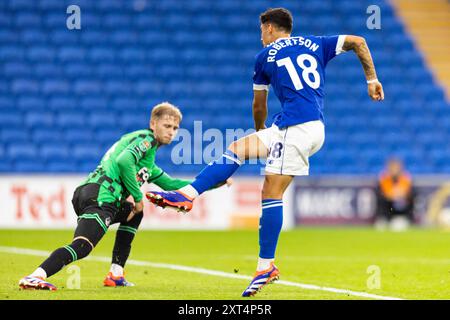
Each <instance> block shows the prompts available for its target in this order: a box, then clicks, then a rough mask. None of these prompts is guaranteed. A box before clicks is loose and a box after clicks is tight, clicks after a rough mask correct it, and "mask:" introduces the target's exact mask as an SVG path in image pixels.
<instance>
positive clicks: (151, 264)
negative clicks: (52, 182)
mask: <svg viewBox="0 0 450 320" xmlns="http://www.w3.org/2000/svg"><path fill="white" fill-rule="evenodd" d="M0 252H4V253H12V254H21V255H28V256H38V257H48V256H49V255H50V253H51V252H49V251H43V250H35V249H25V248H16V247H3V246H0ZM83 260H90V261H100V262H107V263H110V262H111V258H110V257H99V256H89V257H87V258H85V259H83ZM127 264H128V265H134V266H141V267H152V268H159V269H169V270H177V271H185V272H192V273H199V274H206V275H210V276H216V277H222V278H232V279H242V280H251V279H252V277H251V276H244V275H238V274H233V273H228V272H223V271H216V270H210V269H204V268H197V267H188V266H182V265H176V264H169V263H157V262H148V261H139V260H133V259H130V260H128V261H127ZM275 284H277V285H284V286H290V287H297V288H302V289H306V290H317V291H326V292H333V293H338V294H347V295H351V296H355V297H361V298H369V299H377V300H402V299H401V298H396V297H388V296H380V295H377V294H371V293H367V292H359V291H352V290H346V289H337V288H330V287H321V286H317V285H313V284H304V283H298V282H292V281H284V280H279V281H277V282H275Z"/></svg>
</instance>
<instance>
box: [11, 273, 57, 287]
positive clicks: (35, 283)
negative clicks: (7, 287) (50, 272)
mask: <svg viewBox="0 0 450 320" xmlns="http://www.w3.org/2000/svg"><path fill="white" fill-rule="evenodd" d="M19 287H20V288H21V289H32V290H50V291H55V290H56V287H55V286H54V285H52V284H51V283H49V282H47V281H45V280H44V279H42V278H41V277H32V276H28V277H23V278H22V279H20V281H19Z"/></svg>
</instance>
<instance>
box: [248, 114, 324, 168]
mask: <svg viewBox="0 0 450 320" xmlns="http://www.w3.org/2000/svg"><path fill="white" fill-rule="evenodd" d="M256 134H257V135H258V138H259V139H260V140H261V141H262V142H263V144H264V145H265V146H266V147H267V149H268V150H269V154H268V157H267V161H266V169H265V170H266V172H270V173H275V174H283V175H292V176H307V175H308V174H309V157H311V156H312V155H313V154H314V153H316V152H317V151H319V150H320V148H321V147H322V145H323V143H324V141H325V126H324V125H323V123H322V121H319V120H317V121H310V122H305V123H301V124H297V125H295V126H291V127H287V128H284V129H280V128H278V127H277V126H276V125H275V124H273V125H272V126H271V127H270V128H267V129H263V130H260V131H258V132H256Z"/></svg>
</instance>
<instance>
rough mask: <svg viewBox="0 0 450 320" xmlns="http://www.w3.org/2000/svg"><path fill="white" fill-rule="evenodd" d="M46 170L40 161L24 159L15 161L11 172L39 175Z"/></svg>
mask: <svg viewBox="0 0 450 320" xmlns="http://www.w3.org/2000/svg"><path fill="white" fill-rule="evenodd" d="M45 168H46V166H45V164H44V163H43V162H42V161H41V160H40V159H26V160H19V161H16V162H15V163H14V165H13V169H12V171H13V172H24V173H40V172H42V171H44V170H45Z"/></svg>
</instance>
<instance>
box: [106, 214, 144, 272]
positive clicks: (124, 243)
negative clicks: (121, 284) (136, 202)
mask: <svg viewBox="0 0 450 320" xmlns="http://www.w3.org/2000/svg"><path fill="white" fill-rule="evenodd" d="M142 217H143V214H137V215H135V216H134V217H133V219H131V220H130V221H129V222H127V223H121V224H120V226H119V228H118V229H117V233H116V241H115V243H114V249H113V254H112V264H118V265H120V266H121V267H122V268H123V267H124V266H125V263H126V262H127V260H128V256H129V255H130V251H131V243H132V242H133V240H134V236H135V235H136V232H137V229H138V227H139V225H140V223H141V220H142Z"/></svg>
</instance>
